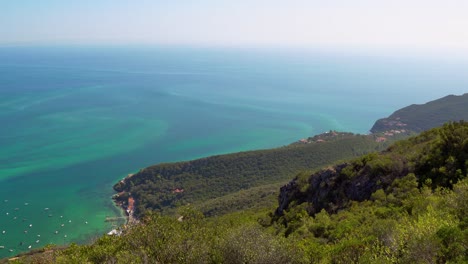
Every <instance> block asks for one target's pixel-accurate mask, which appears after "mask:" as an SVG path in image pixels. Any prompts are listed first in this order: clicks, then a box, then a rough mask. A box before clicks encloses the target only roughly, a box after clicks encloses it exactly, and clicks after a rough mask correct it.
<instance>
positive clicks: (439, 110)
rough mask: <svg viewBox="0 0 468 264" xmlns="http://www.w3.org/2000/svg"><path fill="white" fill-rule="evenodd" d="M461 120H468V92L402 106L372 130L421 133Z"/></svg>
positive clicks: (381, 120) (376, 123) (373, 131)
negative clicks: (419, 103)
mask: <svg viewBox="0 0 468 264" xmlns="http://www.w3.org/2000/svg"><path fill="white" fill-rule="evenodd" d="M459 120H468V93H467V94H464V95H461V96H455V95H449V96H446V97H443V98H440V99H437V100H434V101H431V102H428V103H426V104H422V105H416V104H414V105H410V106H408V107H405V108H402V109H400V110H398V111H396V112H394V113H393V114H392V115H390V116H389V117H387V118H382V119H379V120H378V121H377V122H375V124H374V126H373V127H372V129H371V132H372V133H382V132H390V131H392V130H393V131H395V130H396V131H400V130H410V131H414V132H417V133H419V132H422V131H425V130H428V129H431V128H434V127H439V126H441V125H443V124H444V123H446V122H449V121H459Z"/></svg>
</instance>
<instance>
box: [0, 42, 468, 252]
mask: <svg viewBox="0 0 468 264" xmlns="http://www.w3.org/2000/svg"><path fill="white" fill-rule="evenodd" d="M467 64H468V63H467V62H466V61H462V60H458V61H457V60H454V59H447V58H440V57H439V58H438V57H433V58H423V57H398V56H385V57H383V56H381V57H377V56H372V55H362V54H361V55H359V54H338V53H332V52H330V53H319V52H310V51H309V52H305V51H304V52H298V51H296V52H293V51H286V50H282V51H274V50H271V51H260V50H247V49H244V50H241V49H237V50H236V49H201V48H198V49H197V48H182V47H180V48H164V47H160V48H148V47H139V48H136V47H36V48H32V47H19V48H8V47H4V48H0V124H1V128H0V204H1V207H0V246H4V247H5V248H4V249H0V257H5V256H8V255H14V254H18V253H20V252H22V251H27V250H28V247H29V246H31V248H38V247H43V246H45V245H46V244H48V243H54V244H68V243H71V242H84V241H87V240H89V239H91V238H93V237H95V236H98V235H101V234H103V233H106V232H108V231H109V230H110V229H112V228H113V227H112V224H117V225H118V224H121V223H122V221H120V222H117V223H115V222H105V219H106V217H116V216H120V215H121V212H120V210H119V209H117V208H115V207H114V205H113V204H112V201H111V196H112V195H113V190H112V185H113V184H114V183H115V182H116V181H118V180H120V179H121V178H123V177H124V176H126V175H127V174H128V173H132V172H135V171H137V170H139V169H140V168H143V167H145V166H148V165H151V164H155V163H160V162H170V161H179V160H188V159H194V158H198V157H203V156H208V155H213V154H220V153H229V152H237V151H244V150H251V149H259V148H271V147H277V146H282V145H285V144H289V143H291V142H293V141H296V140H298V139H300V138H303V137H308V136H311V135H314V134H318V133H322V132H324V131H328V130H331V129H333V130H340V131H351V132H355V133H367V132H368V130H369V129H370V128H371V126H372V124H373V123H374V121H375V120H376V119H378V118H381V117H385V116H387V115H389V114H391V113H392V112H393V111H395V110H397V109H398V108H401V107H404V106H406V105H409V104H412V103H424V102H427V101H430V100H434V99H437V98H439V97H442V96H445V95H448V94H463V93H465V92H467V87H468V75H467V74H466V69H467V67H466V66H467ZM3 231H5V232H3ZM10 250H13V251H10Z"/></svg>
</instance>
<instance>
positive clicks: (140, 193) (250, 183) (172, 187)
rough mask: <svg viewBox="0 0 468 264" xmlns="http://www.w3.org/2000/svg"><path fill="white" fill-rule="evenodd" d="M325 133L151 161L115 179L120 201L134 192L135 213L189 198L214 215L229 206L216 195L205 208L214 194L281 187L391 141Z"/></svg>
mask: <svg viewBox="0 0 468 264" xmlns="http://www.w3.org/2000/svg"><path fill="white" fill-rule="evenodd" d="M326 134H329V135H327V136H326V137H325V136H323V138H325V139H321V140H320V141H307V142H302V143H301V142H298V143H297V144H291V145H289V146H285V147H281V148H275V149H267V150H257V151H248V152H240V153H234V154H227V155H219V156H212V157H208V158H202V159H198V160H193V161H187V162H177V163H166V164H158V165H155V166H150V167H148V168H145V169H142V170H141V171H139V172H138V173H136V174H135V175H133V176H131V177H127V178H126V179H124V180H122V181H121V182H119V183H117V184H116V185H115V186H114V189H115V190H116V191H118V192H120V194H119V195H118V196H117V197H116V200H117V201H118V202H120V203H122V204H124V206H125V204H126V203H127V199H128V196H129V195H131V196H133V198H134V199H135V201H136V202H135V203H136V208H135V210H136V211H135V214H136V215H137V216H141V215H142V213H144V212H145V211H147V210H148V209H151V210H159V211H167V210H168V209H171V208H175V207H177V206H180V205H184V204H189V203H191V204H193V203H204V205H203V206H201V207H200V208H204V212H206V213H208V214H216V212H215V211H216V208H221V210H224V209H225V208H226V207H227V205H226V204H224V205H223V204H220V203H221V202H220V199H218V205H216V206H210V207H207V206H208V204H207V203H206V202H207V201H208V200H210V199H213V198H220V197H226V198H227V199H228V200H229V199H230V198H232V197H228V195H230V194H235V193H237V192H239V191H242V190H247V189H250V188H254V187H259V186H263V185H269V184H276V185H275V186H278V187H279V186H280V185H281V184H282V183H284V182H286V181H288V180H289V179H291V178H292V177H294V176H295V175H296V174H297V173H299V172H300V171H302V170H313V169H318V168H320V167H322V166H325V165H328V164H330V163H333V162H336V161H337V160H343V159H348V158H351V157H356V156H359V155H362V154H364V153H369V152H371V151H376V150H379V149H383V147H384V146H386V144H388V142H386V143H377V142H376V141H375V138H374V136H372V135H370V136H364V135H354V134H351V133H336V132H333V131H331V132H329V133H326ZM324 135H325V134H324ZM238 201H239V200H238ZM244 202H250V203H251V201H246V200H244ZM227 203H229V202H227ZM211 204H212V205H214V204H213V203H211ZM238 206H240V207H241V208H242V205H238ZM222 208H224V209H222ZM224 211H226V210H224Z"/></svg>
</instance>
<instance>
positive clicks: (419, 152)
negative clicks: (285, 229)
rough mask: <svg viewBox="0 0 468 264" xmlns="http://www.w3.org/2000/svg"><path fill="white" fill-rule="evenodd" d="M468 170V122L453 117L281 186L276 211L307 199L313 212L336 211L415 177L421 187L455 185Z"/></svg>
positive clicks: (400, 186)
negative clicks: (382, 148)
mask: <svg viewBox="0 0 468 264" xmlns="http://www.w3.org/2000/svg"><path fill="white" fill-rule="evenodd" d="M467 171H468V122H464V121H461V122H459V123H448V124H445V125H444V126H443V127H441V128H436V129H432V130H429V131H426V132H423V133H421V134H420V135H419V136H417V137H413V138H410V139H407V140H402V141H398V142H397V143H396V144H394V145H392V146H391V147H390V148H389V149H388V150H386V151H384V152H381V153H371V154H367V155H364V156H362V157H360V158H358V159H355V160H352V161H350V162H346V163H343V164H340V165H336V166H334V167H329V168H326V169H323V170H321V171H319V172H316V173H314V174H312V175H308V174H305V173H304V174H302V175H299V176H298V177H296V178H295V179H294V180H292V181H291V182H289V183H288V184H287V185H285V186H283V187H282V188H281V191H280V195H279V206H278V209H277V210H276V214H278V215H283V214H284V211H285V210H290V209H291V208H290V205H292V206H297V205H300V204H303V203H307V204H308V206H306V208H307V211H308V213H309V214H311V215H315V214H316V213H318V212H320V211H321V210H322V209H325V210H326V211H327V212H328V213H336V212H338V211H339V210H342V209H344V208H347V207H349V206H350V204H351V203H352V201H358V202H362V201H365V200H370V199H372V197H373V195H374V196H375V195H377V193H381V194H387V195H388V194H391V193H394V194H395V192H401V191H404V190H401V189H400V190H397V188H409V186H404V185H405V183H408V182H410V181H413V180H415V181H417V185H418V186H419V187H422V186H428V187H430V188H431V189H436V188H438V187H443V188H449V189H451V188H452V187H453V185H454V184H456V183H457V182H458V181H460V180H462V179H464V178H466V176H467Z"/></svg>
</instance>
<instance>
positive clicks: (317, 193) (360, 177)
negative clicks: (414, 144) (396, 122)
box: [276, 160, 409, 216]
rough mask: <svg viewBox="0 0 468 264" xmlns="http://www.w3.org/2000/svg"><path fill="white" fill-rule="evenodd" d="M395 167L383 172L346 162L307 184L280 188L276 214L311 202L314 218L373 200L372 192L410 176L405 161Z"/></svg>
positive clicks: (294, 183) (370, 166)
mask: <svg viewBox="0 0 468 264" xmlns="http://www.w3.org/2000/svg"><path fill="white" fill-rule="evenodd" d="M358 163H359V162H358ZM397 164H399V165H397ZM394 165H396V166H394ZM391 166H392V167H393V170H389V171H387V170H382V171H380V172H379V171H378V170H376V169H375V168H373V165H372V164H370V163H368V164H365V163H364V164H357V163H344V164H341V165H337V166H335V167H332V168H327V169H324V170H322V171H319V172H317V173H314V174H312V175H310V177H309V178H308V179H307V181H306V182H304V181H303V180H300V179H298V178H295V179H294V180H292V181H291V182H289V183H288V184H286V185H285V186H283V187H282V188H281V189H280V194H279V197H278V208H277V209H276V215H278V216H281V215H282V214H283V213H284V210H287V209H288V208H289V205H290V204H291V203H292V202H294V203H295V204H302V203H308V204H309V206H308V207H307V208H308V209H307V210H308V213H309V214H310V215H314V214H316V213H318V212H320V211H321V210H322V209H325V210H326V211H328V212H329V213H336V212H337V211H339V210H340V209H343V208H345V207H347V206H348V205H349V203H350V202H351V201H359V202H360V201H364V200H367V199H370V198H371V195H372V193H374V192H375V191H377V190H378V189H384V190H386V189H387V188H388V187H389V186H390V185H391V184H392V182H393V181H394V180H395V179H396V178H401V177H404V176H406V175H407V174H408V173H409V170H408V168H407V167H406V166H404V162H403V161H401V160H400V161H395V163H394V164H392V165H391ZM350 172H354V173H353V175H351V174H350ZM301 181H302V183H301Z"/></svg>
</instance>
